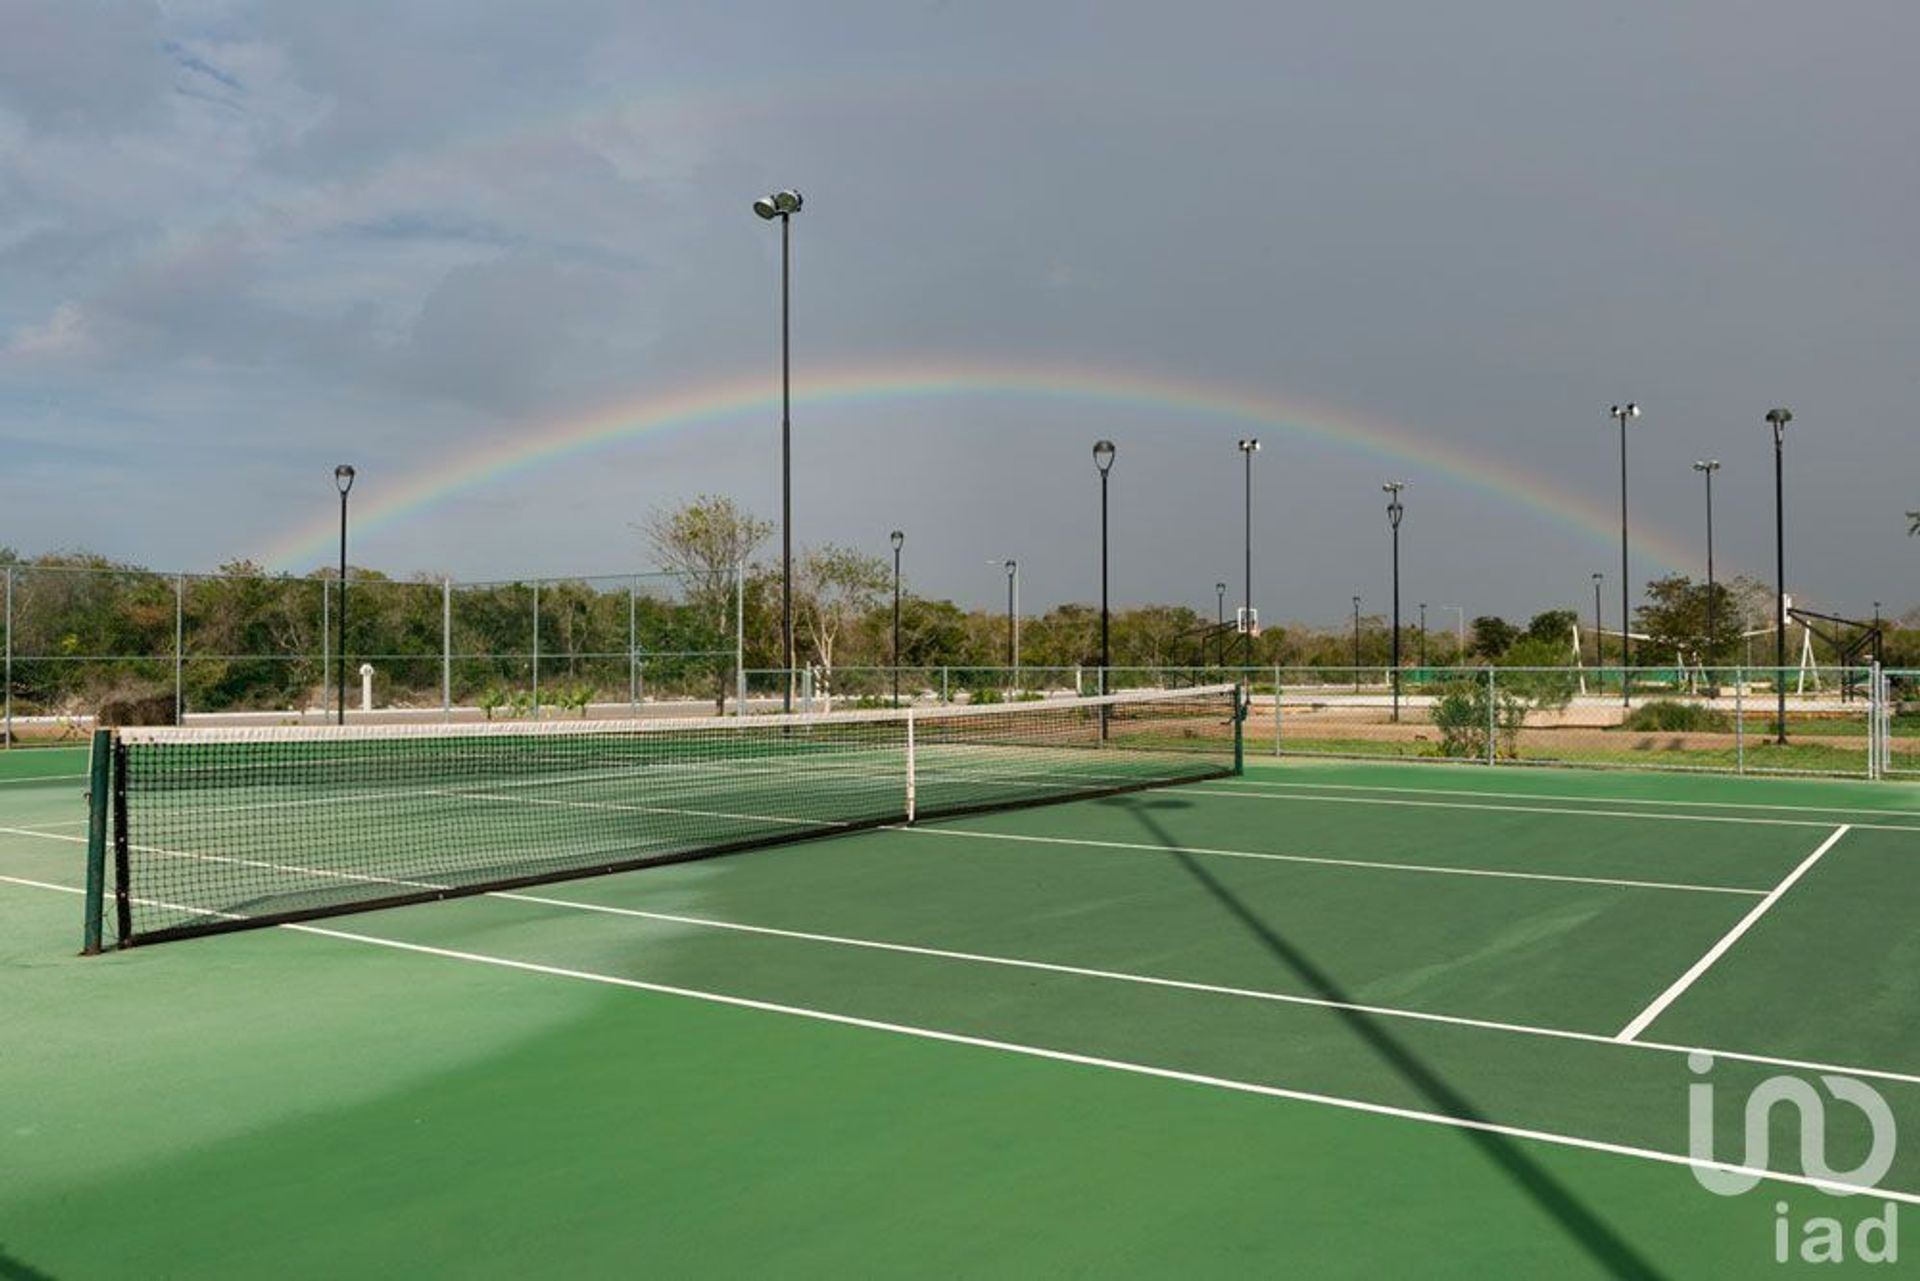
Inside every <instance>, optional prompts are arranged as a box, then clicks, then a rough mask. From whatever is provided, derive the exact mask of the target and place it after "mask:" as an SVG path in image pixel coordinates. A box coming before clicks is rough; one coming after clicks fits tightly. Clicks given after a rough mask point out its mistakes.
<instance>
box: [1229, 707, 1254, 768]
mask: <svg viewBox="0 0 1920 1281" xmlns="http://www.w3.org/2000/svg"><path fill="white" fill-rule="evenodd" d="M1252 707H1253V696H1252V694H1251V693H1250V692H1249V691H1248V689H1247V688H1246V687H1245V686H1243V685H1235V686H1234V687H1233V772H1234V773H1235V774H1236V775H1239V774H1244V773H1245V772H1246V768H1247V753H1246V748H1247V742H1246V728H1247V713H1248V712H1249V711H1250V710H1252Z"/></svg>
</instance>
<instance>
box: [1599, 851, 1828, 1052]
mask: <svg viewBox="0 0 1920 1281" xmlns="http://www.w3.org/2000/svg"><path fill="white" fill-rule="evenodd" d="M1848 830H1849V829H1848V828H1847V827H1846V826H1845V825H1842V826H1840V827H1836V828H1835V829H1834V830H1833V835H1831V836H1829V837H1828V838H1827V839H1826V840H1824V841H1822V842H1820V848H1819V849H1817V850H1815V851H1814V852H1813V853H1811V854H1809V855H1807V856H1806V858H1804V859H1802V860H1801V861H1800V866H1798V867H1796V868H1794V869H1793V870H1792V871H1791V872H1789V873H1787V876H1786V879H1785V880H1783V881H1781V882H1780V883H1779V884H1778V885H1776V886H1774V887H1773V890H1772V892H1771V893H1769V894H1768V895H1767V896H1766V897H1765V898H1763V899H1761V900H1760V901H1759V902H1758V903H1756V904H1754V905H1753V910H1752V911H1751V912H1748V913H1747V914H1746V915H1745V916H1743V917H1741V918H1740V922H1739V924H1737V925H1735V926H1734V927H1733V928H1732V929H1730V930H1728V931H1727V932H1726V935H1725V936H1724V937H1722V938H1721V940H1720V941H1719V942H1718V943H1715V944H1714V945H1713V946H1712V947H1711V948H1709V949H1707V954H1706V955H1705V956H1703V957H1701V958H1700V959H1699V960H1697V961H1695V962H1694V963H1693V964H1692V965H1691V966H1690V967H1689V968H1688V969H1687V972H1686V973H1685V974H1682V975H1681V976H1680V977H1679V978H1677V979H1675V980H1674V981H1673V985H1672V986H1671V987H1669V988H1668V989H1667V990H1666V991H1664V992H1662V993H1661V994H1660V995H1659V996H1657V997H1655V998H1654V1001H1653V1004H1651V1005H1649V1006H1647V1008H1646V1009H1644V1010H1642V1011H1640V1013H1639V1014H1637V1015H1635V1016H1634V1019H1633V1022H1631V1023H1629V1024H1627V1025H1626V1026H1625V1027H1623V1028H1621V1029H1620V1032H1619V1035H1618V1036H1617V1037H1616V1038H1615V1039H1616V1040H1620V1041H1631V1040H1633V1038H1635V1037H1636V1036H1639V1035H1640V1034H1641V1033H1642V1032H1644V1031H1646V1030H1647V1025H1648V1024H1649V1023H1652V1022H1653V1021H1654V1020H1655V1019H1657V1018H1659V1017H1660V1014H1661V1011H1663V1010H1665V1009H1666V1008H1667V1007H1668V1006H1669V1005H1672V1004H1673V1003H1674V1001H1676V1000H1678V999H1679V997H1680V994H1681V993H1682V992H1685V991H1686V990H1687V989H1688V988H1690V987H1692V986H1693V984H1694V980H1696V979H1698V978H1699V977H1700V976H1701V975H1702V974H1705V973H1706V972H1707V970H1708V968H1709V967H1711V966H1712V965H1713V963H1714V962H1715V961H1717V960H1719V959H1720V958H1721V957H1722V956H1724V955H1725V954H1726V951H1727V949H1728V948H1730V947H1732V946H1733V945H1734V944H1735V943H1736V942H1738V941H1739V939H1740V936H1741V935H1742V934H1745V933H1746V932H1747V931H1748V930H1750V929H1752V928H1753V926H1754V923H1755V922H1757V921H1758V920H1759V919H1760V918H1761V917H1763V916H1765V915H1766V914H1767V910H1768V909H1769V908H1771V907H1772V906H1773V905H1774V904H1775V903H1778V902H1779V901H1780V897H1781V895H1783V894H1785V893H1786V892H1787V891H1788V890H1790V889H1792V888H1793V885H1794V882H1796V881H1798V880H1799V879H1800V878H1801V877H1803V876H1805V875H1806V874H1807V873H1808V872H1809V871H1810V870H1812V868H1813V865H1814V864H1815V863H1818V862H1819V861H1820V857H1821V855H1823V854H1825V853H1826V852H1827V851H1828V850H1830V849H1832V848H1833V847H1834V846H1835V845H1837V844H1838V843H1839V841H1840V838H1841V837H1843V836H1845V835H1846V834H1847V832H1848Z"/></svg>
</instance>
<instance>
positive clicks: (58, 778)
mask: <svg viewBox="0 0 1920 1281" xmlns="http://www.w3.org/2000/svg"><path fill="white" fill-rule="evenodd" d="M85 777H86V775H85V774H29V775H28V776H27V777H25V778H0V787H5V786H6V785H7V784H9V783H71V782H73V781H74V780H75V779H84V778H85Z"/></svg>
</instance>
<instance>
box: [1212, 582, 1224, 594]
mask: <svg viewBox="0 0 1920 1281" xmlns="http://www.w3.org/2000/svg"><path fill="white" fill-rule="evenodd" d="M1213 590H1214V591H1216V592H1218V593H1219V594H1220V595H1222V596H1225V595H1226V594H1227V585H1226V584H1225V583H1215V584H1214V585H1213Z"/></svg>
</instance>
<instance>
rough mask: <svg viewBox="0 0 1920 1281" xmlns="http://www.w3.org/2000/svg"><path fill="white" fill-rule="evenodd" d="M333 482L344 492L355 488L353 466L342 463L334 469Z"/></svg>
mask: <svg viewBox="0 0 1920 1281" xmlns="http://www.w3.org/2000/svg"><path fill="white" fill-rule="evenodd" d="M333 483H334V485H335V486H336V487H338V488H339V490H340V492H341V493H342V494H345V493H346V492H347V491H348V490H349V489H352V488H353V468H351V467H349V466H347V464H345V463H341V464H340V465H339V466H338V467H336V468H334V469H333Z"/></svg>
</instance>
